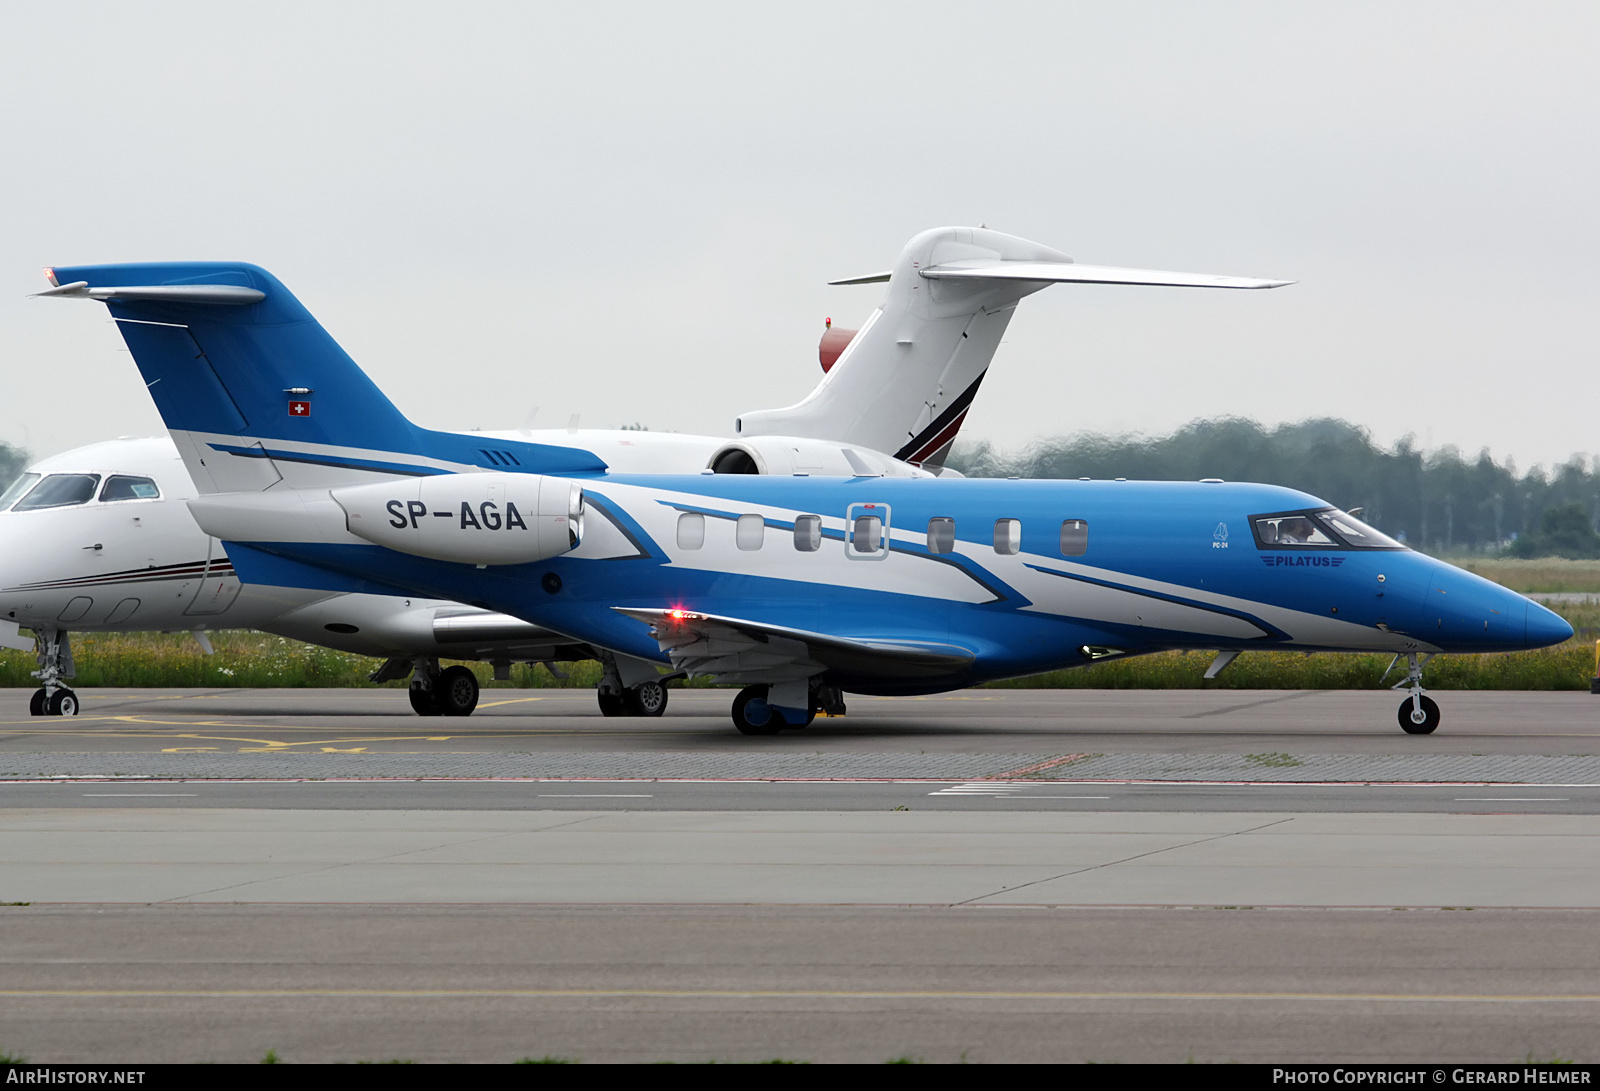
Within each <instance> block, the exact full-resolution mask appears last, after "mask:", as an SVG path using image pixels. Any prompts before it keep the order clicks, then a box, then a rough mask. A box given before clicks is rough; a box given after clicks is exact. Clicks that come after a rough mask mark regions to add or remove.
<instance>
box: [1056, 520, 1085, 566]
mask: <svg viewBox="0 0 1600 1091" xmlns="http://www.w3.org/2000/svg"><path fill="white" fill-rule="evenodd" d="M1087 552H1089V524H1088V523H1087V522H1085V521H1084V520H1082V519H1067V520H1064V521H1063V522H1062V524H1061V555H1062V556H1063V557H1081V556H1083V555H1084V554H1085V553H1087Z"/></svg>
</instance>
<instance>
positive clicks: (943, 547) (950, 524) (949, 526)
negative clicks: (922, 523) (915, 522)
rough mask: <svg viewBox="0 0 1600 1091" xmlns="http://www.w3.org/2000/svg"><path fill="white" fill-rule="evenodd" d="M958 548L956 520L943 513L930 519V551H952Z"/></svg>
mask: <svg viewBox="0 0 1600 1091" xmlns="http://www.w3.org/2000/svg"><path fill="white" fill-rule="evenodd" d="M955 548H956V521H955V520H954V519H951V518H948V517H946V516H943V515H936V516H934V517H933V518H932V519H929V520H928V552H929V553H950V552H952V551H954V550H955Z"/></svg>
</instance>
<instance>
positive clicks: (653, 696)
mask: <svg viewBox="0 0 1600 1091" xmlns="http://www.w3.org/2000/svg"><path fill="white" fill-rule="evenodd" d="M622 699H623V701H624V702H626V704H627V707H628V715H630V716H659V715H661V714H662V713H663V712H665V711H667V687H666V686H663V685H662V684H661V683H660V682H640V683H639V684H638V685H637V686H634V687H633V688H632V689H630V690H628V692H627V693H625V694H623V696H622Z"/></svg>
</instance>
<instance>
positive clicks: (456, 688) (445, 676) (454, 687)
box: [433, 665, 478, 716]
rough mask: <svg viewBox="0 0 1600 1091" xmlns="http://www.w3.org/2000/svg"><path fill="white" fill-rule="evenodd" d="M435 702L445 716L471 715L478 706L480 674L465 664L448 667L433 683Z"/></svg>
mask: <svg viewBox="0 0 1600 1091" xmlns="http://www.w3.org/2000/svg"><path fill="white" fill-rule="evenodd" d="M433 693H434V703H435V704H437V705H438V706H439V712H440V713H441V714H443V715H445V716H471V715H472V710H473V709H475V708H477V707H478V676H477V675H475V674H473V673H472V671H470V670H468V669H467V668H466V667H463V666H459V665H458V666H454V667H446V668H445V669H444V670H443V671H442V672H441V673H440V675H439V680H438V681H437V682H435V683H434V684H433Z"/></svg>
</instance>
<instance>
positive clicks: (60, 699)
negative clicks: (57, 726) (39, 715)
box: [45, 688, 78, 716]
mask: <svg viewBox="0 0 1600 1091" xmlns="http://www.w3.org/2000/svg"><path fill="white" fill-rule="evenodd" d="M45 711H46V713H47V714H48V715H51V716H76V715H77V714H78V695H77V694H76V693H73V692H72V691H71V690H70V689H65V688H63V689H58V690H56V691H55V692H54V693H52V694H51V695H50V699H49V700H48V701H46V702H45Z"/></svg>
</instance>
